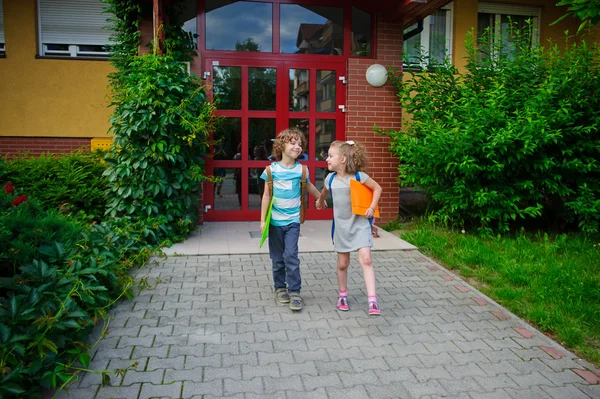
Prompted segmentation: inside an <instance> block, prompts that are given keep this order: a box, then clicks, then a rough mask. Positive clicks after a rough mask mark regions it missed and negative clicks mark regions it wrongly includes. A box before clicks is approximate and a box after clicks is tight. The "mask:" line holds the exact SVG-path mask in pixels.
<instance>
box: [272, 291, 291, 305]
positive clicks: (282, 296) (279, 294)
mask: <svg viewBox="0 0 600 399" xmlns="http://www.w3.org/2000/svg"><path fill="white" fill-rule="evenodd" d="M275 299H277V302H279V303H290V294H288V292H287V289H285V288H277V289H276V290H275Z"/></svg>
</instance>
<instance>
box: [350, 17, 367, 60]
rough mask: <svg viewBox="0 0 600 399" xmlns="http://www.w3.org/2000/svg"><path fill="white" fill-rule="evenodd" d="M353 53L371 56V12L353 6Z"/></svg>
mask: <svg viewBox="0 0 600 399" xmlns="http://www.w3.org/2000/svg"><path fill="white" fill-rule="evenodd" d="M352 55H362V56H366V57H370V56H371V14H369V13H366V12H364V11H363V10H361V9H360V8H356V7H352Z"/></svg>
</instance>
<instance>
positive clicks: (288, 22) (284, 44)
mask: <svg viewBox="0 0 600 399" xmlns="http://www.w3.org/2000/svg"><path fill="white" fill-rule="evenodd" d="M280 21H281V22H280V51H281V52H282V53H288V54H294V53H295V54H327V55H342V54H343V48H344V9H343V8H341V7H325V6H313V5H297V4H282V5H281V8H280Z"/></svg>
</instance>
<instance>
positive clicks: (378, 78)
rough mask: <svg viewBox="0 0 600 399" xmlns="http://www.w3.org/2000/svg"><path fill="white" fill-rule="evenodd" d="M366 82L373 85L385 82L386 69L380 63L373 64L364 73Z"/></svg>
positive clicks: (381, 84) (376, 85)
mask: <svg viewBox="0 0 600 399" xmlns="http://www.w3.org/2000/svg"><path fill="white" fill-rule="evenodd" d="M365 76H366V78H367V82H369V84H370V85H371V86H373V87H381V86H383V85H384V84H385V82H387V70H386V69H385V67H384V66H383V65H381V64H373V65H371V66H370V67H368V68H367V73H366V74H365Z"/></svg>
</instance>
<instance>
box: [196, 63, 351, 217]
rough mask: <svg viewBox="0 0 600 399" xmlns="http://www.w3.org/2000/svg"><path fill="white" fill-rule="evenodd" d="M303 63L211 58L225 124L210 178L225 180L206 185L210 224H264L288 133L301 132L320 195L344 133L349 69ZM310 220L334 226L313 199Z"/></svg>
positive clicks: (208, 72)
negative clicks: (268, 170)
mask: <svg viewBox="0 0 600 399" xmlns="http://www.w3.org/2000/svg"><path fill="white" fill-rule="evenodd" d="M340 61H342V62H319V63H314V62H310V63H309V62H297V61H275V60H248V59H239V58H237V59H236V58H225V57H220V58H208V59H205V60H204V62H205V64H204V71H205V77H206V78H207V80H208V81H209V82H212V91H211V95H212V96H213V99H214V100H215V102H216V104H217V112H216V114H217V115H218V116H219V117H221V120H220V122H219V123H218V127H217V128H216V130H215V132H214V133H213V139H214V141H215V143H216V144H214V146H212V148H211V153H212V156H211V157H209V158H208V159H207V162H206V167H207V174H208V175H214V176H218V177H221V178H222V182H220V183H209V182H206V183H204V187H203V193H204V194H203V195H204V197H203V204H204V206H205V209H206V213H205V214H204V220H205V221H253V220H260V206H261V197H262V194H263V190H264V181H263V180H261V179H260V175H261V173H262V171H263V170H264V168H265V167H266V166H267V165H269V164H270V163H271V162H273V159H272V155H271V150H272V146H273V141H274V139H275V137H276V135H277V133H279V132H280V131H282V130H284V129H286V128H288V127H296V128H299V129H301V130H302V131H303V132H304V134H305V135H306V138H307V141H308V148H306V149H305V153H304V154H302V156H301V157H300V158H299V161H300V162H301V163H303V164H306V165H307V167H308V169H309V174H310V180H311V182H312V183H313V184H314V185H315V186H316V187H317V188H318V189H319V190H320V189H321V188H322V187H323V178H324V177H325V175H326V174H327V163H326V162H325V159H326V158H327V150H328V148H329V144H330V143H331V142H332V141H334V140H342V139H343V138H344V136H345V133H344V129H345V126H344V120H345V118H344V111H345V109H344V105H343V104H344V99H345V94H346V93H345V62H344V61H343V60H340ZM307 204H308V209H307V211H306V217H307V219H309V220H310V219H313V220H315V219H330V218H331V217H332V210H331V209H328V210H325V211H317V210H316V209H315V207H314V201H312V196H311V197H310V198H309V201H307Z"/></svg>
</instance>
